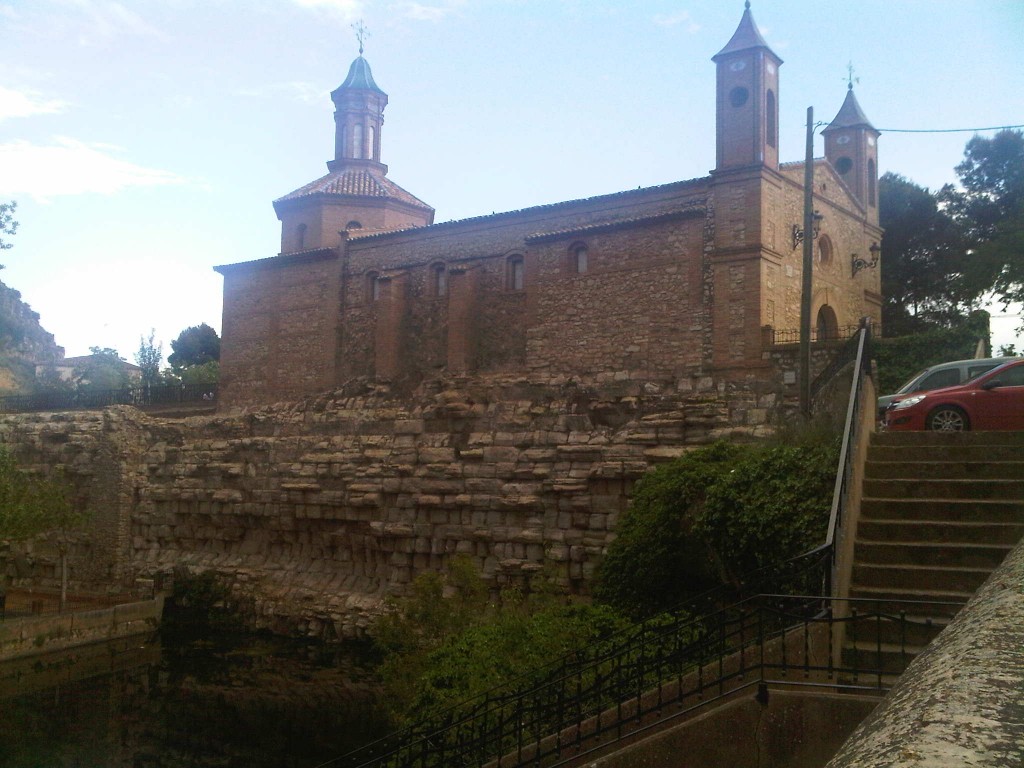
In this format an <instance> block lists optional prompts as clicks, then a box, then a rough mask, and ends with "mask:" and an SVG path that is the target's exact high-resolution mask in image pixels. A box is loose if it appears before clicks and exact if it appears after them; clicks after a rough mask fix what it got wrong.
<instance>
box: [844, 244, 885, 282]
mask: <svg viewBox="0 0 1024 768" xmlns="http://www.w3.org/2000/svg"><path fill="white" fill-rule="evenodd" d="M868 250H869V251H870V252H871V258H870V259H862V258H861V257H860V256H858V255H857V254H856V253H855V254H853V255H852V256H851V257H850V258H851V259H852V260H853V274H855V275H856V274H857V273H858V272H860V271H861V270H862V269H874V268H875V267H877V266H878V257H879V256H881V255H882V246H880V245H879V244H878V243H872V244H871V247H870V248H868Z"/></svg>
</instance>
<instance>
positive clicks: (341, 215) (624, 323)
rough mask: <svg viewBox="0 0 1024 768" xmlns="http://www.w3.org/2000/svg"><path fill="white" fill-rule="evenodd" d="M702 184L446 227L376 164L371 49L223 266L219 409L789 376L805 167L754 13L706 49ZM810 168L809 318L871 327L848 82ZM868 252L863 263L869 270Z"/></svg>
mask: <svg viewBox="0 0 1024 768" xmlns="http://www.w3.org/2000/svg"><path fill="white" fill-rule="evenodd" d="M712 60H713V62H714V64H715V67H716V70H717V88H716V121H715V131H716V146H717V157H716V164H715V170H714V171H712V173H711V174H710V175H709V176H707V177H704V178H698V179H692V180H687V181H680V182H675V183H670V184H665V185H661V186H656V187H649V188H645V189H637V190H631V191H626V192H619V193H615V194H610V195H601V196H597V197H592V198H587V199H582V200H572V201H567V202H563V203H556V204H553V205H542V206H537V207H533V208H527V209H523V210H518V211H511V212H507V213H498V214H492V215H488V216H480V217H476V218H471V219H464V220H460V221H451V222H444V223H438V224H434V223H433V219H434V210H433V209H432V208H431V207H430V206H429V205H427V204H426V203H424V202H423V201H421V200H419V199H418V198H416V197H415V196H414V195H412V194H410V193H409V192H407V191H405V190H404V189H402V188H401V187H399V186H398V185H397V184H395V183H394V182H392V181H391V180H390V179H389V178H388V177H387V171H388V168H387V166H386V165H384V164H383V163H381V161H380V158H381V143H382V130H381V129H382V126H383V111H384V108H385V106H386V105H387V100H388V97H387V95H386V94H385V93H384V92H383V91H382V90H381V89H380V88H379V87H378V86H377V84H376V83H375V81H374V79H373V76H372V73H371V70H370V67H369V64H368V63H367V62H366V60H365V58H363V56H362V51H360V56H359V57H358V58H357V59H356V60H355V61H354V62H353V63H352V65H351V68H350V70H349V73H348V77H347V78H346V80H345V81H344V83H342V85H341V86H340V87H339V88H337V89H336V90H335V91H334V92H333V93H332V94H331V98H332V100H333V102H334V104H335V155H334V159H333V160H331V161H330V162H329V163H328V164H327V166H328V174H327V175H326V176H323V177H322V178H319V179H317V180H316V181H313V182H311V183H310V184H307V185H305V186H304V187H301V188H299V189H297V190H295V191H294V192H292V193H290V194H288V195H285V196H284V197H282V198H280V199H279V200H277V201H275V203H274V208H275V211H276V213H277V216H278V218H279V219H280V221H281V252H280V253H279V254H278V255H277V256H273V257H271V258H266V259H260V260H256V261H250V262H244V263H238V264H230V265H224V266H220V267H217V268H216V269H217V271H218V272H220V273H221V274H222V275H223V277H224V309H223V313H224V314H223V326H222V352H221V407H225V408H230V407H239V406H251V405H259V404H263V403H268V402H272V401H281V400H290V399H296V398H300V397H303V396H307V395H311V394H315V393H318V392H323V391H328V390H332V389H336V388H338V387H340V386H341V385H342V384H343V383H345V382H346V381H349V380H352V379H358V378H365V379H376V380H383V381H387V382H401V381H405V382H409V383H413V384H414V383H416V382H418V381H420V380H423V379H425V378H429V377H432V376H436V375H440V374H446V373H447V374H487V373H491V372H495V373H517V374H518V373H521V374H523V375H528V376H552V375H572V376H580V377H586V376H592V375H600V374H607V375H614V376H616V377H618V376H622V377H626V378H630V379H638V380H640V379H642V380H651V381H672V380H675V381H681V380H685V379H700V380H703V381H708V380H712V381H715V382H729V381H738V380H744V379H748V380H749V379H751V378H763V379H768V378H771V377H777V376H778V372H777V371H775V370H774V369H773V367H772V366H773V364H772V362H771V356H770V355H769V354H767V350H768V348H769V347H770V346H771V344H772V343H773V341H774V340H775V339H776V334H777V332H778V331H781V330H789V329H796V328H797V327H798V326H799V315H800V294H801V276H802V246H801V245H800V244H799V237H800V235H801V234H802V232H801V231H800V230H802V225H803V197H804V163H803V162H797V163H780V162H779V156H778V145H779V142H778V130H779V119H778V115H779V68H780V65H781V64H782V61H781V59H779V57H778V56H776V55H775V53H774V52H773V51H772V50H771V49H770V48H769V46H768V45H767V43H766V42H765V41H764V39H763V38H762V36H761V34H760V32H759V31H758V29H757V26H756V24H755V22H754V20H753V16H752V15H751V12H750V9H749V3H748V7H747V9H746V10H745V11H744V13H743V16H742V18H741V20H740V23H739V26H738V27H737V29H736V32H735V33H734V35H733V37H732V38H731V39H730V41H729V42H728V44H727V45H726V46H725V47H724V48H723V49H722V50H721V51H719V52H718V53H717V54H716V55H715V56H714V57H713V59H712ZM823 133H824V139H825V157H823V158H819V159H816V160H815V161H814V167H813V179H814V182H813V183H814V190H813V201H814V203H813V204H814V209H815V211H816V212H817V213H819V214H820V216H821V217H820V231H819V233H818V234H817V237H816V238H815V243H814V246H815V259H814V270H813V282H812V308H811V311H812V318H813V319H814V323H815V328H816V332H817V335H818V336H819V337H821V338H828V337H835V336H837V335H839V334H840V333H841V329H842V328H844V327H846V326H852V325H856V324H857V323H858V322H859V321H860V319H861V318H863V317H869V318H871V319H872V321H873V322H874V323H875V324H878V323H879V322H880V319H881V295H880V275H879V269H878V268H877V263H878V259H877V254H878V243H879V242H880V241H881V234H882V232H881V230H880V229H879V227H878V201H877V169H878V166H877V160H878V157H877V151H878V146H877V139H878V135H879V133H878V131H876V130H875V129H874V128H873V127H872V125H871V124H870V122H869V121H868V120H867V118H866V117H865V116H864V113H863V112H862V111H861V109H860V106H859V105H858V104H857V100H856V98H855V97H854V94H853V90H852V86H851V88H850V90H849V91H848V93H847V95H846V100H845V102H844V103H843V105H842V108H841V109H840V110H839V112H838V114H837V115H836V116H835V118H834V119H833V120H832V122H831V123H830V124H829V126H828V127H826V128H825V129H824V131H823ZM865 265H867V266H865Z"/></svg>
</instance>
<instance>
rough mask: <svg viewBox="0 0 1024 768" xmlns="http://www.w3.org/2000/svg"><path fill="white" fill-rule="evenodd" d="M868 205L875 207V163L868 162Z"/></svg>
mask: <svg viewBox="0 0 1024 768" xmlns="http://www.w3.org/2000/svg"><path fill="white" fill-rule="evenodd" d="M868 205H871V206H872V207H874V205H875V161H874V160H868Z"/></svg>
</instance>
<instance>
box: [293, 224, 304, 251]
mask: <svg viewBox="0 0 1024 768" xmlns="http://www.w3.org/2000/svg"><path fill="white" fill-rule="evenodd" d="M305 247H306V225H305V224H299V226H297V227H296V228H295V248H296V250H299V251H301V250H302V249H303V248H305Z"/></svg>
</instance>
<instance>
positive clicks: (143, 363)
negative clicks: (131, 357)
mask: <svg viewBox="0 0 1024 768" xmlns="http://www.w3.org/2000/svg"><path fill="white" fill-rule="evenodd" d="M155 336H156V329H155V328H151V329H150V331H149V338H148V339H146V338H144V337H142V336H140V337H139V351H138V352H136V353H135V364H136V365H137V366H139V368H141V369H142V383H143V385H144V386H147V387H153V386H156V385H157V384H160V383H161V382H162V377H161V376H160V361H161V360H163V359H164V344H163V342H160V343H159V344H156V343H154V341H153V339H154V337H155Z"/></svg>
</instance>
